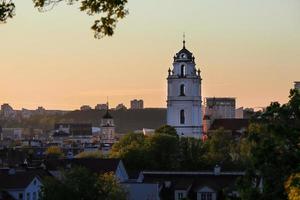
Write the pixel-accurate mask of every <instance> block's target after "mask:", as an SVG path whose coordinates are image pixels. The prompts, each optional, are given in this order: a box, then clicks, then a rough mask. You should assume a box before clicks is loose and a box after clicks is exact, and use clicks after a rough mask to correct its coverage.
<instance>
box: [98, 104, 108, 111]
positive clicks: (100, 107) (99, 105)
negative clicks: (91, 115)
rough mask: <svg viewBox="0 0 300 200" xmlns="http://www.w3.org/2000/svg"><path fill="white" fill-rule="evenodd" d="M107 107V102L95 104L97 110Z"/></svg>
mask: <svg viewBox="0 0 300 200" xmlns="http://www.w3.org/2000/svg"><path fill="white" fill-rule="evenodd" d="M107 109H108V105H107V104H106V103H103V104H97V105H96V106H95V110H107Z"/></svg>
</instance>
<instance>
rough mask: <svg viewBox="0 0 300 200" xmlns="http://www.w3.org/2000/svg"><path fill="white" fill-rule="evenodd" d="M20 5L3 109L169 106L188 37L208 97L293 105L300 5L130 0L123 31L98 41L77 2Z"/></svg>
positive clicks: (7, 39)
mask: <svg viewBox="0 0 300 200" xmlns="http://www.w3.org/2000/svg"><path fill="white" fill-rule="evenodd" d="M173 2H175V3H173ZM16 5H17V12H16V14H17V15H16V17H15V18H14V19H12V20H9V21H8V23H7V24H4V25H1V26H0V28H1V34H0V35H1V37H0V43H1V46H3V48H2V50H1V56H0V58H1V65H0V69H1V74H2V76H1V79H0V84H1V86H2V87H1V91H0V103H1V104H2V103H9V104H10V105H11V106H12V107H13V108H14V109H21V108H23V107H24V108H28V109H35V108H37V107H38V106H43V107H45V108H46V109H62V110H73V109H78V108H79V107H80V106H81V105H85V104H87V105H91V106H95V105H96V104H98V103H103V102H106V98H107V96H109V99H110V104H111V105H112V107H115V106H116V105H117V104H118V103H124V104H125V105H126V106H127V107H128V106H129V102H130V100H132V99H135V98H138V99H144V101H145V107H166V95H167V91H166V78H167V70H168V68H169V67H171V66H172V59H173V56H174V54H175V53H176V52H177V51H178V50H180V49H181V47H182V33H183V32H185V33H186V40H187V48H188V49H189V50H191V51H192V52H193V53H194V55H195V57H196V64H197V67H198V68H200V69H201V73H202V78H203V85H202V89H203V97H213V96H216V97H236V98H237V106H238V107H239V106H244V107H262V106H267V105H269V103H270V102H271V101H279V102H280V103H285V102H286V101H287V99H288V94H289V89H291V88H293V82H294V81H297V80H299V79H300V77H299V74H300V67H299V63H300V56H299V54H300V53H299V52H300V26H299V25H300V24H299V23H300V21H299V18H300V14H299V12H298V11H299V8H300V2H299V1H296V0H288V1H284V2H282V1H279V0H275V1H271V0H266V1H264V2H261V1H258V0H255V1H252V2H251V3H249V2H245V1H244V2H236V1H233V0H229V1H225V0H222V1H218V2H216V1H211V2H207V1H196V0H193V1H190V2H189V4H187V5H186V6H183V3H182V2H181V1H179V0H174V1H170V0H168V1H165V2H160V1H158V0H155V1H151V2H143V3H141V2H138V1H137V0H132V1H130V2H129V5H128V9H129V11H130V13H129V15H128V16H127V17H126V18H125V19H124V20H122V21H120V23H119V24H118V27H117V29H116V33H115V35H114V36H113V37H109V38H103V39H100V40H95V39H94V38H93V35H92V31H91V30H90V29H89V27H90V25H91V23H92V21H93V19H92V18H90V17H87V16H85V15H83V14H80V12H79V11H78V9H77V8H76V6H73V7H70V6H65V4H64V3H61V4H59V5H58V6H56V7H55V8H54V9H53V10H51V11H49V12H46V13H38V11H37V10H35V9H33V5H32V4H30V3H28V2H16ZM158 5H159V7H158ZM165 9H168V10H169V11H170V12H168V13H165V12H164V10H165ZM153 10H155V11H156V12H155V14H153V12H152V11H153ZM192 13H197V15H193V14H192ZM61 18H63V20H60V19H61ZM133 41H134V42H133Z"/></svg>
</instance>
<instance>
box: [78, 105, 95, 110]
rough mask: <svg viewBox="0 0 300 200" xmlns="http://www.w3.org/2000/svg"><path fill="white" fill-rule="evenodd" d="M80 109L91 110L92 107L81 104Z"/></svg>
mask: <svg viewBox="0 0 300 200" xmlns="http://www.w3.org/2000/svg"><path fill="white" fill-rule="evenodd" d="M80 110H82V111H86V110H92V108H91V106H89V105H83V106H81V107H80Z"/></svg>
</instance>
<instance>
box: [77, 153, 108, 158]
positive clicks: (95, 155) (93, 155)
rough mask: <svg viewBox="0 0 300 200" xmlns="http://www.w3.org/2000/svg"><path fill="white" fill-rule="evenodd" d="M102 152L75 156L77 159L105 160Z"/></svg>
mask: <svg viewBox="0 0 300 200" xmlns="http://www.w3.org/2000/svg"><path fill="white" fill-rule="evenodd" d="M103 157H104V156H103V154H102V153H101V151H92V152H86V151H83V152H81V153H79V154H77V155H76V156H75V158H103Z"/></svg>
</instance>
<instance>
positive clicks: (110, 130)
mask: <svg viewBox="0 0 300 200" xmlns="http://www.w3.org/2000/svg"><path fill="white" fill-rule="evenodd" d="M101 143H102V144H113V143H115V124H114V119H113V117H112V116H111V114H110V113H109V110H108V109H107V110H106V113H105V115H104V116H103V117H102V120H101Z"/></svg>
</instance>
